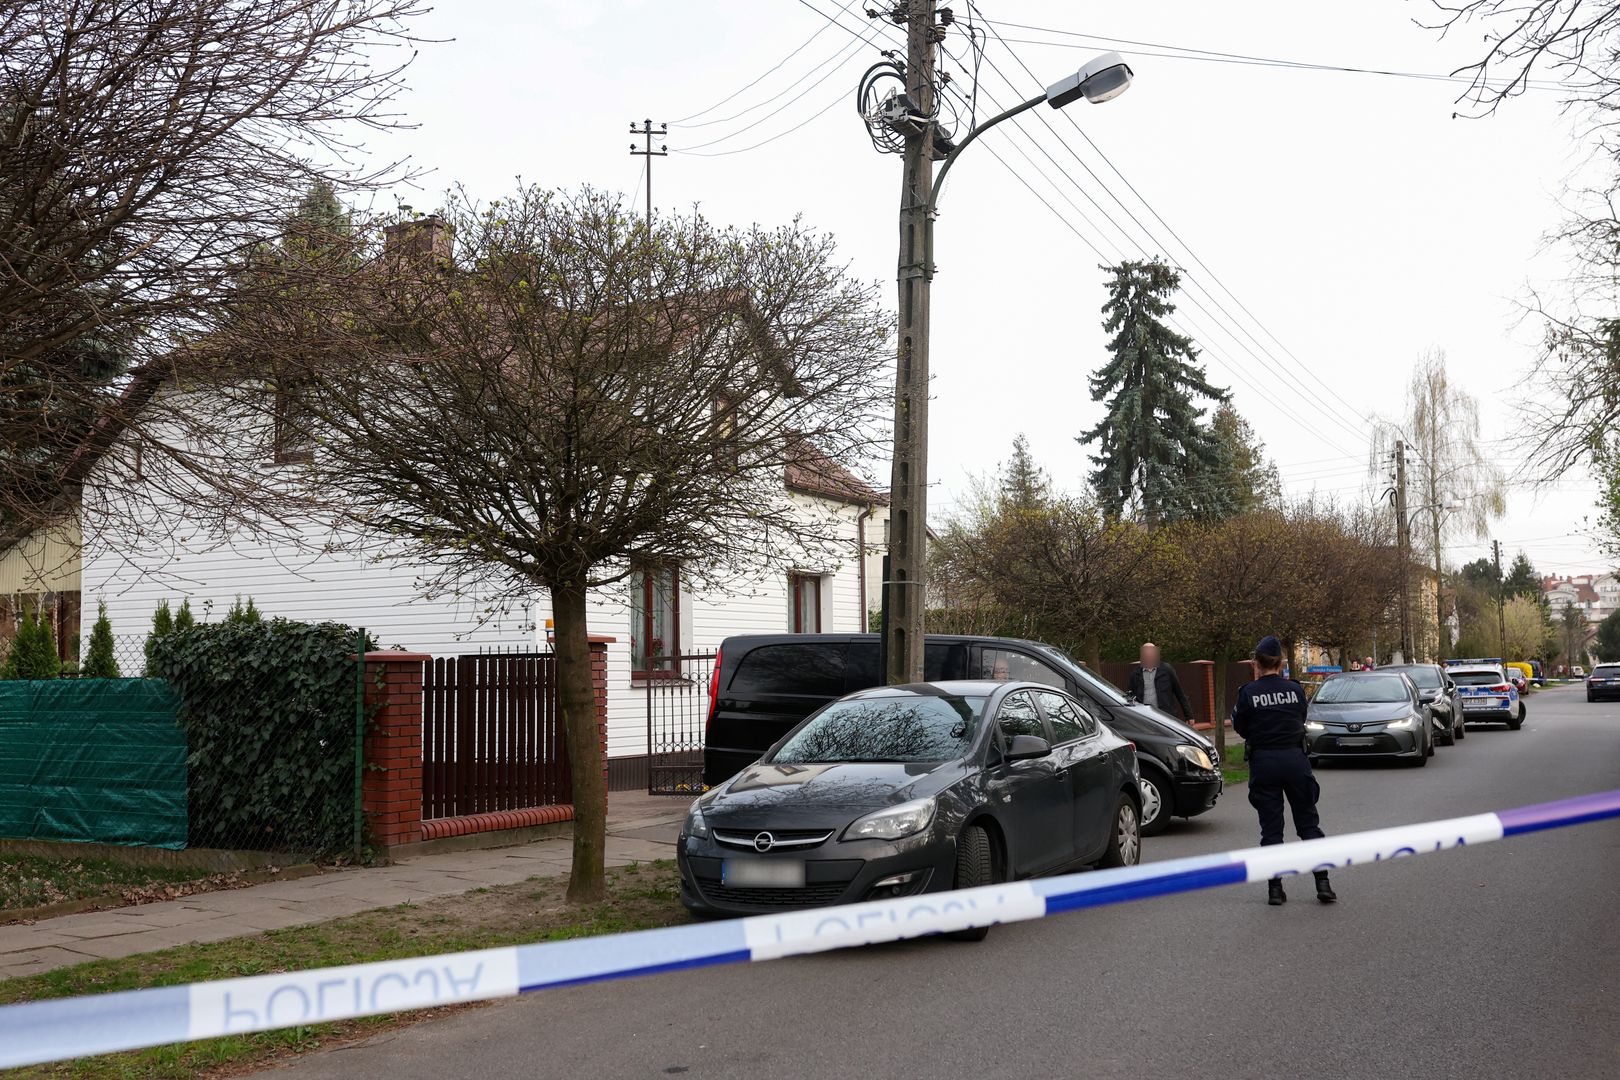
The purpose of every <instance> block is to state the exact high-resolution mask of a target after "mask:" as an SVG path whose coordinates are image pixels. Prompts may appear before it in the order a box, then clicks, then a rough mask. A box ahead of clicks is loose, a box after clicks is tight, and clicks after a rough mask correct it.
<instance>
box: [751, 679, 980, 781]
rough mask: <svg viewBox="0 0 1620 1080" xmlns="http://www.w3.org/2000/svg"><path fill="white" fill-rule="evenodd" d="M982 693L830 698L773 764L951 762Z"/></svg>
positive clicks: (968, 736) (965, 740) (973, 725)
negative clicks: (843, 699) (827, 704)
mask: <svg viewBox="0 0 1620 1080" xmlns="http://www.w3.org/2000/svg"><path fill="white" fill-rule="evenodd" d="M983 712H984V698H982V697H946V696H940V697H921V696H915V695H907V696H905V697H876V698H870V697H863V698H853V699H851V700H848V701H835V702H833V703H832V704H831V705H829V706H827V708H826V709H824V710H822V712H821V713H820V714H818V715H817V716H815V717H813V718H812V719H811V720H810V721H809V722H808V723H806V724H805V725H804V726H803V727H802V728H800V729H799V730H798V731H796V732H795V733H794V734H793V735H792V736H790V737H789V738H788V740H787V742H785V743H783V744H782V746H781V747H780V748H779V749H778V750H777V751H776V753H775V754H772V755H771V756H770V757H769V759H768V763H769V764H772V765H810V764H815V763H818V762H835V761H848V762H860V761H900V762H929V761H950V760H951V759H953V758H959V757H961V756H962V755H963V754H965V753H967V750H968V747H969V746H970V745H972V743H973V734H974V732H976V731H977V730H978V728H979V717H980V715H981V714H982V713H983Z"/></svg>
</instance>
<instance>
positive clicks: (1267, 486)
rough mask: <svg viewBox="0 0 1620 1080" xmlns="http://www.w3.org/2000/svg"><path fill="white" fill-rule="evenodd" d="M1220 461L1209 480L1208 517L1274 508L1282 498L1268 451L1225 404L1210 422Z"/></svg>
mask: <svg viewBox="0 0 1620 1080" xmlns="http://www.w3.org/2000/svg"><path fill="white" fill-rule="evenodd" d="M1209 430H1210V434H1211V435H1213V436H1214V438H1215V443H1216V447H1217V449H1218V451H1219V458H1218V459H1217V461H1216V465H1215V468H1214V469H1213V470H1211V471H1209V472H1207V473H1204V474H1203V475H1202V476H1195V477H1194V481H1195V482H1197V481H1198V480H1200V479H1204V478H1206V477H1207V487H1208V493H1207V503H1206V510H1207V513H1206V516H1208V517H1214V518H1219V517H1227V516H1230V515H1232V514H1242V513H1247V512H1248V511H1251V510H1259V509H1262V508H1264V507H1266V506H1275V505H1277V503H1278V501H1279V500H1280V499H1281V498H1282V479H1281V478H1280V477H1279V476H1278V474H1277V466H1276V465H1275V464H1274V463H1272V462H1271V461H1268V460H1267V459H1266V447H1265V444H1264V443H1263V442H1261V441H1260V438H1259V436H1257V435H1256V434H1255V433H1254V429H1253V428H1252V427H1250V426H1249V422H1248V421H1247V420H1245V419H1244V418H1243V417H1242V415H1241V414H1239V413H1238V411H1237V410H1236V409H1235V408H1233V407H1232V403H1231V402H1229V401H1227V402H1222V403H1221V404H1220V405H1219V406H1218V407H1217V408H1216V409H1215V414H1214V415H1213V416H1212V417H1210V421H1209Z"/></svg>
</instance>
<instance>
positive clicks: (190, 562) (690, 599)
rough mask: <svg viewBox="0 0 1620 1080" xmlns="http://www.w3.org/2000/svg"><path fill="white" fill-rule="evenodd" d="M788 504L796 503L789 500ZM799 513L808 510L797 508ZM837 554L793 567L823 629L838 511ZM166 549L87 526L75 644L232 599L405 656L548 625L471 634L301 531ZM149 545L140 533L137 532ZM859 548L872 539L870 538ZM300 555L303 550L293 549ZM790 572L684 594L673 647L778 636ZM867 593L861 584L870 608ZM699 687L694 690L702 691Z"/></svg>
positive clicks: (624, 649)
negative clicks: (99, 609) (351, 631)
mask: <svg viewBox="0 0 1620 1080" xmlns="http://www.w3.org/2000/svg"><path fill="white" fill-rule="evenodd" d="M796 498H797V497H796ZM808 508H809V506H808V502H807V509H808ZM838 512H839V519H840V522H841V524H842V527H843V531H844V533H847V536H846V537H844V539H846V540H847V555H845V556H844V557H842V558H840V559H827V558H823V559H820V560H817V561H815V562H813V563H810V564H807V565H800V566H795V567H793V568H792V569H794V570H796V571H798V572H801V573H820V574H822V575H823V583H822V589H823V629H825V630H827V631H829V632H831V631H842V632H850V631H857V630H859V629H860V628H861V623H860V578H859V572H860V571H859V568H860V565H861V560H860V559H858V558H857V557H856V542H855V537H856V527H855V521H856V516H857V515H858V513H859V512H860V508H859V507H853V506H851V507H840V508H839V511H838ZM168 525H169V528H168V532H169V536H170V538H169V541H168V542H167V543H166V544H153V543H151V542H150V541H147V540H142V539H139V538H137V537H136V536H134V535H133V534H128V535H126V534H121V533H120V532H119V530H118V529H117V528H116V527H106V526H103V527H101V528H97V529H91V530H87V533H88V534H89V535H90V537H91V538H90V539H89V540H88V542H87V544H86V547H85V551H84V557H83V596H84V604H83V612H84V615H83V618H84V623H83V626H82V631H81V632H82V635H83V638H84V640H87V641H88V640H89V634H90V629H91V626H92V624H93V623H94V620H95V617H96V601H97V600H104V601H106V603H107V612H108V616H109V618H110V619H111V622H112V628H113V633H114V634H120V635H124V634H144V633H146V632H147V631H148V630H149V629H150V627H151V624H152V612H153V610H154V609H155V608H156V607H157V605H158V603H159V602H160V601H162V600H168V601H169V602H170V604H171V606H173V607H178V606H179V604H180V601H181V600H183V599H189V600H190V601H191V607H192V611H193V612H194V613H195V614H196V615H197V617H198V618H199V619H204V618H211V619H214V620H218V619H219V618H221V617H223V615H224V614H225V612H226V611H227V610H228V609H229V608H230V606H231V604H232V603H233V602H234V601H235V600H236V598H237V597H238V596H240V597H243V598H246V597H252V598H253V601H254V603H255V604H256V605H257V606H258V607H259V609H260V610H261V611H263V612H264V614H265V615H267V616H275V615H280V616H285V617H287V618H290V619H300V620H306V621H311V622H320V621H327V620H330V621H334V622H342V623H347V624H349V625H351V626H364V627H365V628H366V629H367V630H369V631H370V632H371V633H372V634H373V635H374V636H375V637H376V639H377V640H378V642H379V643H380V644H381V645H382V646H383V647H385V648H387V647H390V646H395V645H398V646H401V647H403V648H405V649H408V650H410V651H413V652H427V653H434V654H438V655H454V654H456V653H465V652H476V651H477V650H478V649H479V648H483V647H491V646H498V647H514V646H516V647H533V646H535V645H536V644H537V643H538V642H539V641H540V640H543V635H544V631H543V630H535V629H531V628H532V627H543V626H544V625H545V620H546V619H547V618H548V617H549V616H550V605H549V603H548V602H547V601H546V599H545V598H544V596H543V595H542V596H537V597H536V598H535V601H534V602H533V603H532V604H531V605H529V606H528V607H527V608H526V609H524V610H519V611H514V612H511V613H509V614H507V615H505V616H502V617H497V618H494V619H491V620H489V621H487V622H486V623H485V624H484V625H480V624H479V614H480V612H479V610H478V609H477V608H476V607H475V606H474V605H472V604H471V603H470V602H464V601H460V600H456V599H454V598H449V597H445V598H437V599H433V600H425V599H423V598H422V596H421V590H420V588H419V586H418V580H419V577H420V576H421V575H420V574H419V572H418V570H417V569H416V568H414V567H411V566H408V565H402V564H401V563H399V562H392V561H380V560H375V559H372V558H369V557H367V556H364V555H359V554H353V553H348V552H344V551H341V550H333V549H332V545H330V544H329V543H328V540H329V537H327V536H326V535H325V534H324V533H321V532H319V531H317V530H316V529H315V528H314V527H311V528H310V529H308V530H307V531H305V532H304V533H303V534H302V541H301V543H299V544H297V545H294V544H292V543H289V542H287V541H285V540H282V541H279V542H274V543H272V542H254V541H249V540H245V539H234V540H231V541H218V540H211V539H206V538H203V537H201V536H200V535H199V536H196V537H194V538H190V539H188V538H187V537H188V536H189V535H190V534H192V533H197V532H198V530H195V529H194V528H192V527H191V526H189V525H188V524H187V523H186V522H184V521H178V520H177V521H174V522H170V523H168ZM145 535H147V536H151V535H152V533H151V531H150V525H149V526H148V531H147V532H146V533H145ZM867 539H868V542H869V543H870V542H875V540H876V539H880V537H874V536H872V535H871V533H870V530H869V533H868V537H867ZM300 549H302V550H300ZM787 574H788V570H787V569H786V568H784V569H780V570H775V569H773V570H771V571H769V572H767V573H764V574H761V575H758V576H756V577H754V578H753V579H751V580H743V581H739V583H738V584H737V585H736V586H735V587H733V588H729V589H724V590H720V589H715V590H710V591H707V592H706V593H704V594H701V595H698V594H694V593H692V592H691V591H687V592H685V593H684V594H683V596H682V622H683V632H682V637H683V639H684V640H683V643H682V645H683V648H684V649H686V650H692V651H709V650H712V649H714V647H715V646H717V645H718V644H719V643H720V641H721V639H722V638H725V637H727V636H729V635H732V634H748V633H781V632H784V631H786V630H787V629H788V610H789V608H788V588H787ZM875 589H876V585H875V583H873V582H869V583H868V590H869V592H868V599H869V601H871V602H874V603H875V600H873V598H875V596H876V592H875ZM628 599H629V585H628V584H620V585H618V586H614V587H611V588H609V589H606V590H602V594H601V595H599V596H598V597H597V598H596V599H595V600H594V602H593V604H592V607H591V611H590V615H589V623H590V629H591V632H592V633H593V634H602V635H606V636H609V637H613V638H615V639H617V640H616V641H615V642H614V643H613V644H612V645H610V646H609V647H608V679H609V682H608V752H609V754H610V755H611V756H615V757H617V756H622V755H630V754H640V753H644V752H645V751H646V696H645V691H644V690H641V689H638V688H637V687H635V686H633V685H632V683H631V679H630V610H629V604H628ZM707 691H708V688H707V687H706V686H703V687H696V686H694V687H693V688H692V692H693V693H695V694H700V695H706V694H707Z"/></svg>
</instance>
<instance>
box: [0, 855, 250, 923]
mask: <svg viewBox="0 0 1620 1080" xmlns="http://www.w3.org/2000/svg"><path fill="white" fill-rule="evenodd" d="M229 876H230V875H221V874H216V875H209V874H206V873H203V872H200V871H198V870H197V869H196V868H195V867H164V866H131V865H129V864H127V863H120V862H116V861H114V860H112V859H71V860H64V859H54V858H49V857H46V856H42V855H8V856H6V857H4V858H0V922H4V921H5V920H6V917H7V915H8V914H9V913H10V912H13V911H17V910H20V909H26V908H35V907H42V906H44V905H46V904H57V903H61V902H62V901H64V900H82V899H87V898H90V897H103V896H106V897H109V898H111V897H120V896H121V897H124V898H125V899H126V901H127V902H129V903H139V902H140V901H141V900H142V899H151V900H167V899H171V897H172V896H179V895H181V893H182V892H183V891H191V892H195V891H198V889H197V886H199V885H206V884H207V883H208V882H209V881H210V880H211V879H212V878H216V877H217V878H225V877H229ZM217 887H226V888H228V887H229V885H228V883H225V884H222V885H220V886H217Z"/></svg>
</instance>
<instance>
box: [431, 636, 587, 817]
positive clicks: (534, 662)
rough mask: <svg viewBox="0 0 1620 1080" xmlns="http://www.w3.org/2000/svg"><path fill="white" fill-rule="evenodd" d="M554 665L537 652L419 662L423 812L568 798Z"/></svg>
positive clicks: (452, 813)
mask: <svg viewBox="0 0 1620 1080" xmlns="http://www.w3.org/2000/svg"><path fill="white" fill-rule="evenodd" d="M556 670H557V665H556V660H555V658H554V657H553V656H552V654H551V653H539V652H529V653H480V654H478V655H473V656H437V657H434V658H433V659H431V660H429V661H427V662H426V663H425V664H424V665H423V671H422V818H423V820H431V819H433V818H446V817H459V816H461V815H464V814H484V813H490V812H492V811H497V810H521V809H524V808H526V807H530V806H553V805H557V804H561V803H568V802H571V801H573V786H572V785H571V784H570V782H569V779H568V750H567V741H566V739H565V738H564V733H563V726H562V716H561V714H560V712H559V710H558V708H557V679H556Z"/></svg>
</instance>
